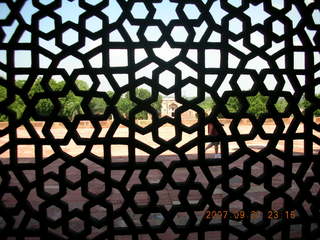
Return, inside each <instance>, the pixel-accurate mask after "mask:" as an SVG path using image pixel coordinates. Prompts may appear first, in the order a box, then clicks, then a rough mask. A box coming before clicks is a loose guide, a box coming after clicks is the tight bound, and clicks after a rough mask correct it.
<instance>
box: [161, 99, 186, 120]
mask: <svg viewBox="0 0 320 240" xmlns="http://www.w3.org/2000/svg"><path fill="white" fill-rule="evenodd" d="M180 106H181V103H178V102H177V101H176V100H175V98H174V97H167V98H163V99H162V103H161V116H162V117H163V116H169V117H174V113H175V111H176V109H177V108H178V107H180Z"/></svg>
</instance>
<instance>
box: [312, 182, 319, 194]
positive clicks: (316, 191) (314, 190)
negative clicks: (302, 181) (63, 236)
mask: <svg viewBox="0 0 320 240" xmlns="http://www.w3.org/2000/svg"><path fill="white" fill-rule="evenodd" d="M310 193H311V194H312V195H313V196H317V195H319V194H320V184H319V183H317V182H315V183H313V184H312V187H311V188H310Z"/></svg>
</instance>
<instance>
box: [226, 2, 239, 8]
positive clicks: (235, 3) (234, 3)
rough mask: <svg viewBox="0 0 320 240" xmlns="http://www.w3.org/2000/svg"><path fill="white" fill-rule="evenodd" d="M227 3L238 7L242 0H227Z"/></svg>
mask: <svg viewBox="0 0 320 240" xmlns="http://www.w3.org/2000/svg"><path fill="white" fill-rule="evenodd" d="M228 3H229V4H230V5H232V6H234V7H236V8H238V7H240V6H241V4H242V0H228Z"/></svg>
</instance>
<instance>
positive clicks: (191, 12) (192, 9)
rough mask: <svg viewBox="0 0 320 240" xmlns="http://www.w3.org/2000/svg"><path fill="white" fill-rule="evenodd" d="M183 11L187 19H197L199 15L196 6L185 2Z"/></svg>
mask: <svg viewBox="0 0 320 240" xmlns="http://www.w3.org/2000/svg"><path fill="white" fill-rule="evenodd" d="M183 11H184V13H185V14H186V16H187V18H189V19H191V20H192V19H198V18H199V16H200V14H201V13H200V11H199V9H198V7H197V6H196V5H194V4H186V5H185V6H184V8H183Z"/></svg>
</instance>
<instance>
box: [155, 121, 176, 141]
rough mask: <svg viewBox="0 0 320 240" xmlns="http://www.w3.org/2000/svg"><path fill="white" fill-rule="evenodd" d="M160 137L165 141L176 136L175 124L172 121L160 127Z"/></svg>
mask: <svg viewBox="0 0 320 240" xmlns="http://www.w3.org/2000/svg"><path fill="white" fill-rule="evenodd" d="M158 134H159V137H160V138H161V139H163V140H165V141H170V140H171V139H173V138H174V137H175V136H176V129H175V126H174V125H172V124H171V123H165V124H162V125H161V126H160V127H159V128H158Z"/></svg>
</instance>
